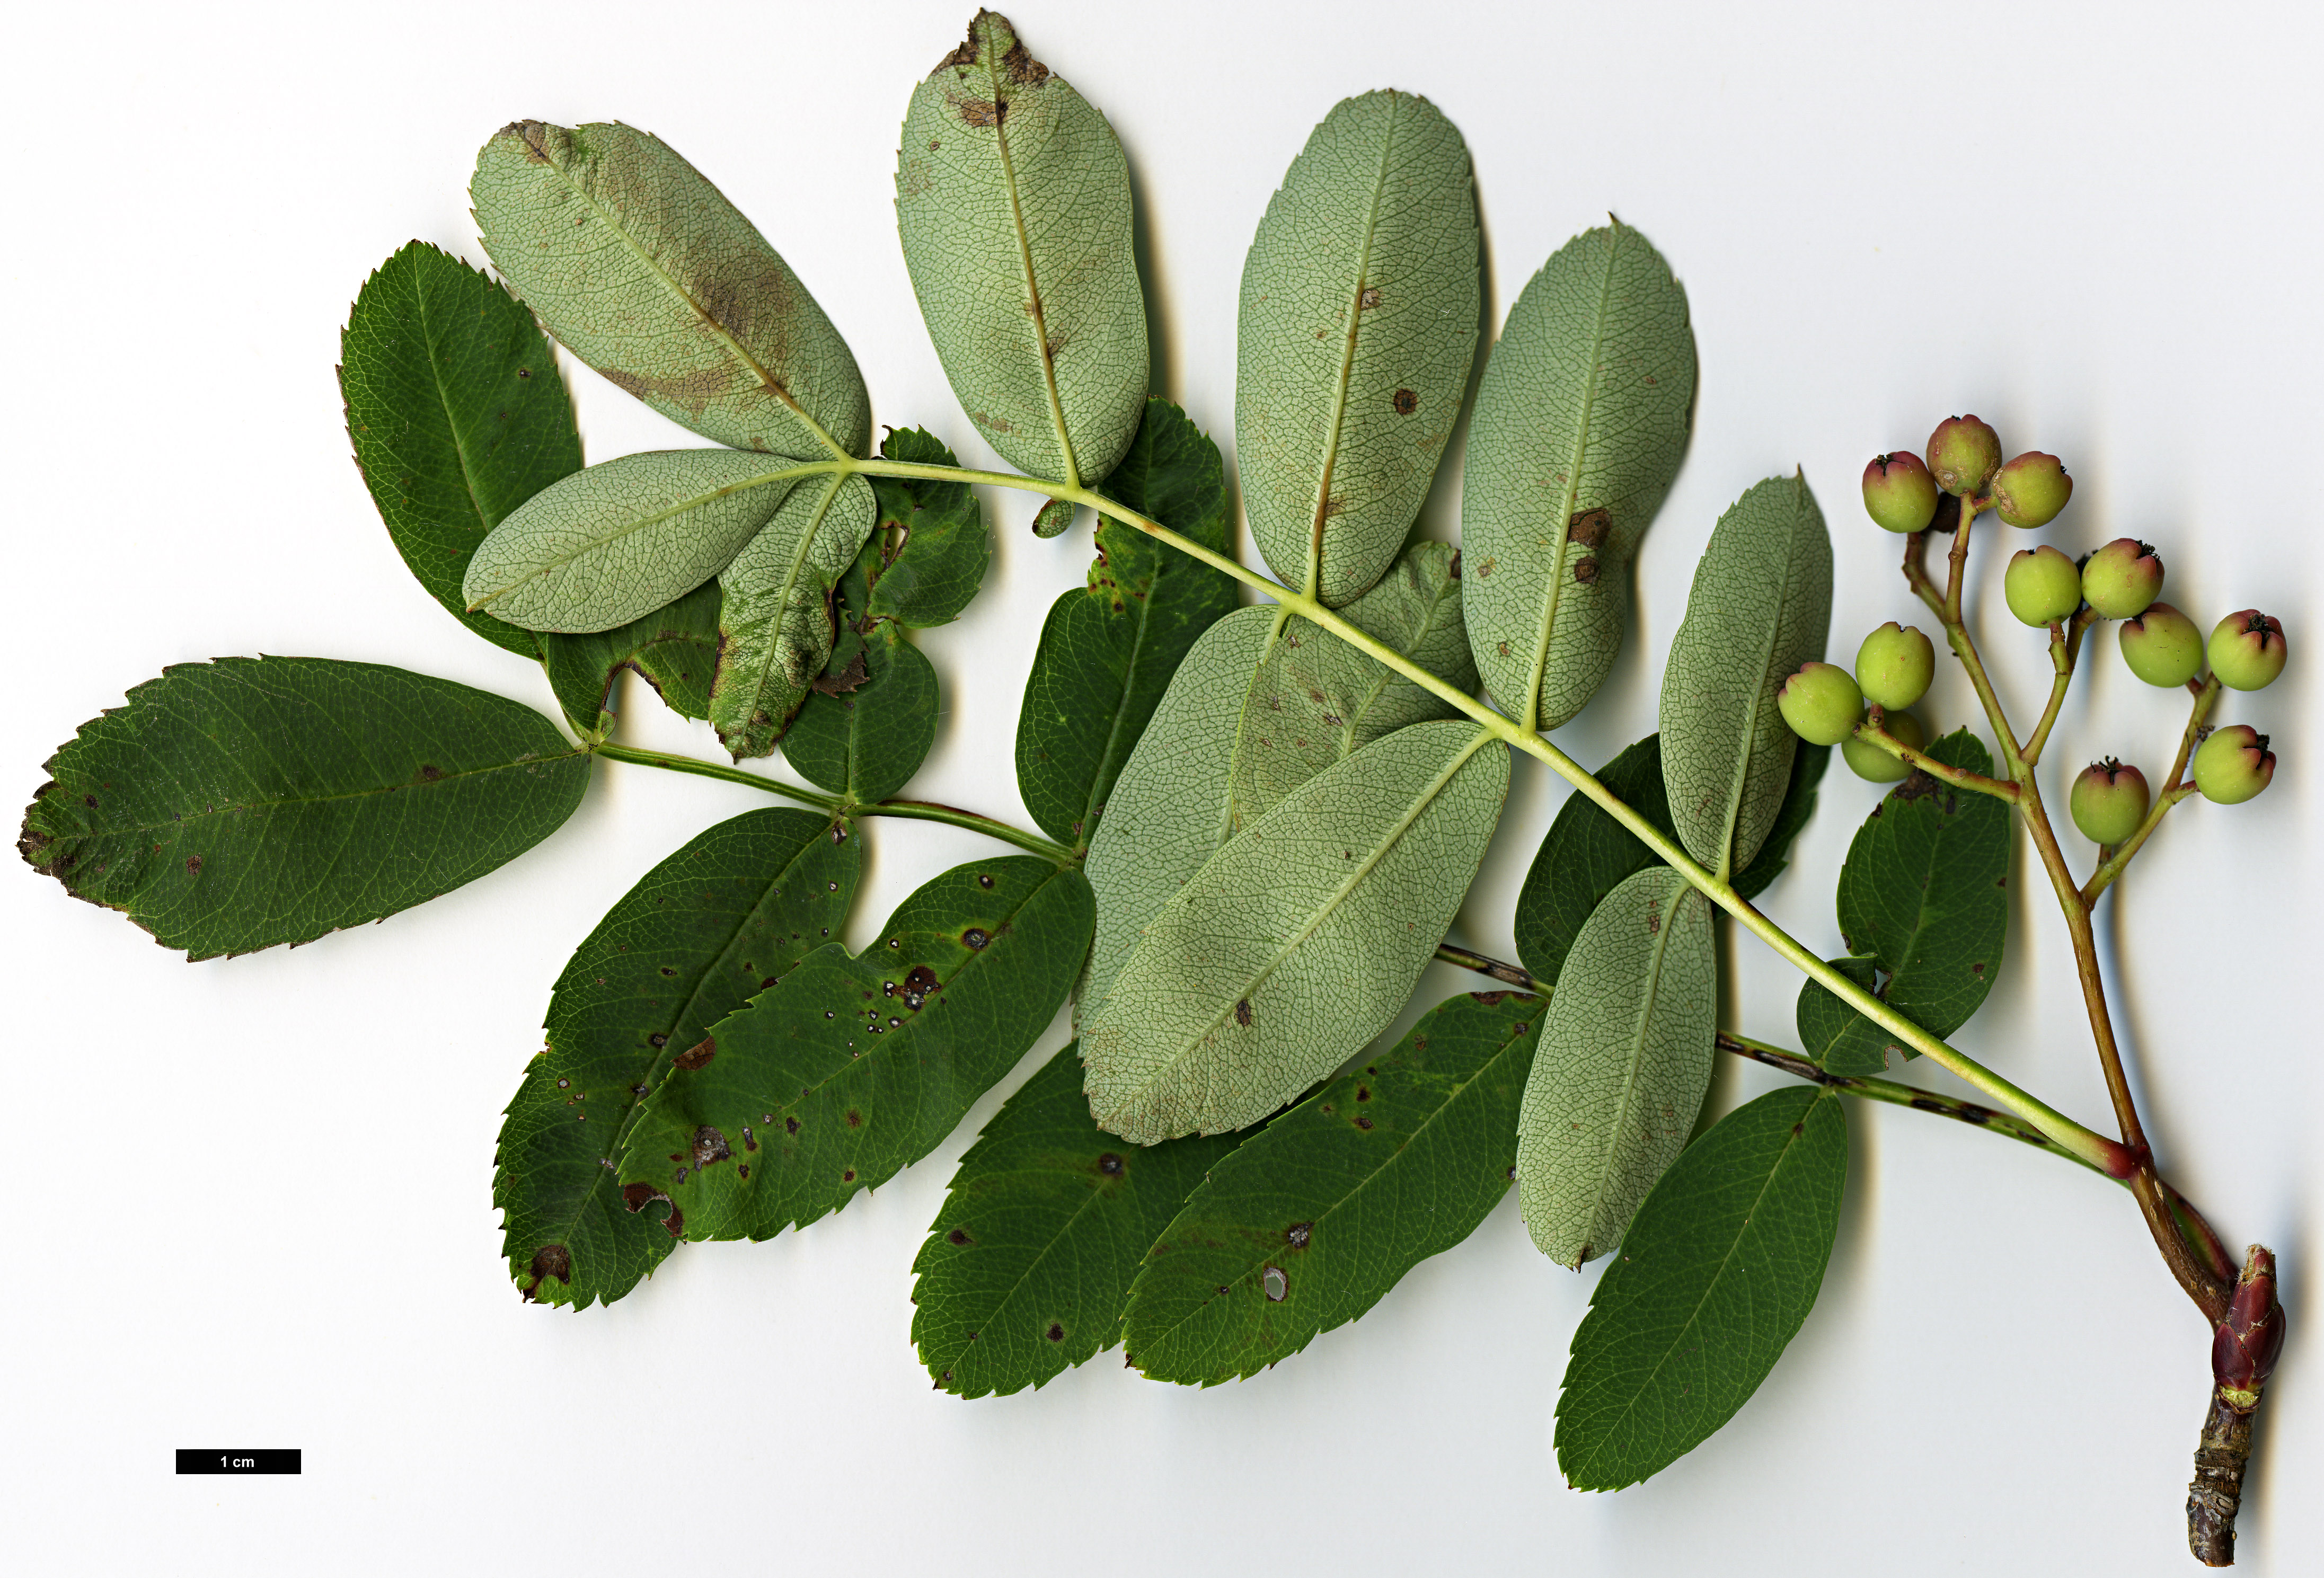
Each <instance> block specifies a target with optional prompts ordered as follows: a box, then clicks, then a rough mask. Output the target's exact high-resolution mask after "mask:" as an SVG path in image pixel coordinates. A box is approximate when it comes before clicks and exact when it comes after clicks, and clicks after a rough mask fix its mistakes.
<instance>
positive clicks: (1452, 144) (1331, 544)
mask: <svg viewBox="0 0 2324 1578" xmlns="http://www.w3.org/2000/svg"><path fill="white" fill-rule="evenodd" d="M1479 290H1480V274H1479V270H1478V252H1477V203H1476V196H1475V193H1474V191H1473V190H1472V183H1471V176H1470V172H1469V149H1468V145H1467V144H1466V143H1463V142H1462V140H1461V134H1460V133H1459V132H1458V131H1456V130H1455V129H1454V128H1453V125H1452V122H1450V121H1448V120H1446V119H1445V118H1444V116H1443V113H1442V112H1441V111H1439V110H1438V109H1437V108H1436V106H1434V105H1432V104H1430V103H1429V102H1428V101H1427V100H1426V99H1425V98H1416V97H1413V96H1412V95H1411V94H1408V93H1394V92H1378V93H1367V94H1364V95H1362V96H1360V97H1356V98H1349V99H1342V101H1341V102H1340V103H1339V104H1338V105H1336V106H1333V110H1332V113H1331V114H1330V115H1326V116H1324V117H1323V122H1322V124H1321V125H1317V126H1316V128H1315V130H1314V133H1313V134H1310V135H1309V137H1308V139H1307V145H1306V146H1305V148H1303V149H1301V150H1300V152H1299V156H1298V157H1297V158H1296V159H1295V160H1293V161H1291V168H1290V170H1289V171H1287V172H1286V174H1285V176H1284V178H1283V186H1282V188H1281V189H1279V190H1278V191H1277V192H1276V194H1275V196H1274V197H1273V198H1271V199H1270V200H1269V201H1268V205H1267V214H1266V217H1263V218H1262V219H1260V220H1259V233H1258V235H1256V236H1254V237H1253V238H1252V241H1251V244H1250V256H1249V257H1248V258H1247V259H1246V261H1245V262H1244V263H1243V271H1242V304H1241V309H1240V314H1239V316H1238V318H1237V319H1236V326H1235V340H1236V362H1235V451H1236V463H1237V466H1238V468H1239V471H1240V476H1241V479H1242V488H1243V500H1244V503H1245V504H1246V505H1247V506H1248V507H1249V509H1250V531H1251V538H1252V540H1253V541H1255V542H1257V543H1258V545H1259V552H1260V553H1262V554H1264V555H1265V556H1266V558H1267V562H1268V565H1269V566H1270V567H1271V568H1273V569H1274V571H1275V574H1276V576H1277V578H1278V579H1280V580H1282V581H1283V582H1284V583H1285V584H1286V585H1288V586H1304V587H1305V588H1307V589H1308V590H1309V591H1311V592H1314V593H1315V594H1316V595H1320V596H1321V597H1322V598H1323V601H1324V602H1325V603H1326V604H1331V605H1333V606H1335V607H1336V606H1337V605H1339V604H1342V603H1345V602H1347V601H1348V600H1349V599H1350V598H1351V597H1354V596H1355V595H1358V594H1359V593H1360V592H1362V591H1363V590H1364V589H1365V588H1366V587H1368V586H1370V585H1371V584H1372V583H1373V582H1374V581H1377V580H1378V579H1379V577H1380V572H1381V571H1383V570H1385V569H1387V568H1388V562H1389V561H1390V560H1391V559H1393V558H1396V555H1397V549H1400V548H1402V547H1403V546H1404V540H1405V534H1406V532H1407V531H1409V530H1410V529H1411V526H1412V521H1413V518H1414V516H1416V515H1417V514H1418V513H1419V512H1420V502H1421V500H1422V498H1423V497H1424V496H1425V494H1427V492H1428V484H1429V483H1430V481H1431V479H1432V478H1434V476H1435V475H1436V464H1437V462H1438V461H1439V460H1441V459H1443V455H1444V442H1445V440H1446V438H1449V437H1450V436H1451V434H1452V424H1453V420H1454V419H1455V418H1456V417H1458V416H1459V415H1460V411H1461V401H1462V395H1463V394H1464V393H1465V392H1467V388H1468V383H1469V368H1470V366H1471V364H1472V363H1473V362H1474V361H1475V360H1476V355H1477V320H1478V292H1479Z"/></svg>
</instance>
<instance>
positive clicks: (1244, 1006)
mask: <svg viewBox="0 0 2324 1578" xmlns="http://www.w3.org/2000/svg"><path fill="white" fill-rule="evenodd" d="M1235 1023H1237V1024H1239V1025H1247V1024H1249V1023H1250V999H1249V998H1248V997H1246V998H1243V999H1242V1000H1240V1001H1238V1002H1237V1003H1236V1004H1235Z"/></svg>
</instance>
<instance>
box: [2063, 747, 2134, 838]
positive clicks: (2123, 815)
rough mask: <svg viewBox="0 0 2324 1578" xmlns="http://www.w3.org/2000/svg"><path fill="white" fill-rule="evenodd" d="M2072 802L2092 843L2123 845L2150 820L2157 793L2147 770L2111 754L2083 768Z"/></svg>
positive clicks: (2076, 820)
mask: <svg viewBox="0 0 2324 1578" xmlns="http://www.w3.org/2000/svg"><path fill="white" fill-rule="evenodd" d="M2068 803H2069V805H2070V807H2071V808H2072V810H2073V813H2074V826H2077V827H2079V828H2080V829H2081V830H2082V836H2083V837H2085V838H2087V839H2089V841H2090V842H2091V843H2092V844H2120V843H2121V842H2122V841H2123V840H2124V839H2126V838H2127V837H2129V836H2130V835H2132V834H2134V833H2135V832H2137V831H2138V825H2139V824H2140V823H2141V822H2144V821H2145V820H2146V807H2148V806H2149V805H2151V804H2153V795H2152V794H2151V793H2150V792H2149V791H2148V789H2147V787H2146V775H2145V774H2144V773H2143V772H2141V771H2138V769H2136V768H2135V767H2125V766H2124V765H2123V764H2122V763H2121V762H2119V761H2116V760H2115V759H2114V758H2113V757H2111V756H2109V757H2107V759H2106V760H2105V761H2093V762H2092V763H2090V765H2089V766H2088V767H2086V768H2084V769H2083V770H2082V771H2081V774H2080V777H2078V778H2076V779H2075V780H2074V788H2073V792H2072V794H2071V795H2070V797H2069V798H2068Z"/></svg>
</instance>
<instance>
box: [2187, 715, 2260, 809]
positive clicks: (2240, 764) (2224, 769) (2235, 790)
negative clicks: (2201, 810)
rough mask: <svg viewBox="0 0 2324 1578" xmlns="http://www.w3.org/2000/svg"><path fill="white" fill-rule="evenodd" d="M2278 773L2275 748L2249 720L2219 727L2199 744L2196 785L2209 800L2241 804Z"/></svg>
mask: <svg viewBox="0 0 2324 1578" xmlns="http://www.w3.org/2000/svg"><path fill="white" fill-rule="evenodd" d="M2274 777H2275V752H2273V751H2271V750H2269V749H2268V748H2267V736H2266V735H2265V734H2261V733H2259V732H2258V731H2257V730H2255V729H2254V728H2253V727H2252V726H2251V725H2250V724H2228V725H2227V727H2226V728H2224V729H2215V730H2213V731H2212V733H2211V737H2210V738H2209V739H2208V740H2206V741H2204V742H2203V743H2201V744H2200V745H2198V746H2196V747H2195V787H2196V788H2197V789H2201V790H2202V791H2203V798H2205V799H2207V800H2217V801H2218V803H2219V804H2221V805H2223V806H2239V805H2241V804H2243V803H2244V802H2245V801H2246V800H2247V799H2250V798H2252V797H2253V796H2254V795H2255V794H2257V793H2259V791H2260V790H2262V789H2265V788H2266V787H2267V786H2268V782H2269V780H2272V779H2273V778H2274Z"/></svg>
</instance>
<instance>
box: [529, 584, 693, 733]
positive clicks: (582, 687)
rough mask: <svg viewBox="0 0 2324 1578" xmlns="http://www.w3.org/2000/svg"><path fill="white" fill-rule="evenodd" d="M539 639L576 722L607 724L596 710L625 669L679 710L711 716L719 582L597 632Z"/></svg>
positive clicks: (560, 697)
mask: <svg viewBox="0 0 2324 1578" xmlns="http://www.w3.org/2000/svg"><path fill="white" fill-rule="evenodd" d="M540 644H541V656H540V661H541V665H542V667H544V668H546V669H548V670H549V687H550V688H551V689H553V690H555V691H556V693H557V704H558V706H561V707H563V708H564V709H565V715H566V716H567V718H569V719H570V720H572V723H573V726H574V727H575V728H576V729H578V730H581V731H583V732H585V733H586V732H588V731H591V730H595V729H598V728H600V727H603V726H605V725H604V720H602V719H601V718H600V717H599V716H598V714H599V713H600V712H601V711H602V710H603V709H604V705H605V702H606V700H607V699H608V697H610V696H611V694H612V691H613V676H614V675H615V674H617V673H619V672H620V671H621V670H622V669H632V670H633V671H634V672H636V673H637V674H639V675H640V676H641V677H642V678H644V679H645V681H646V683H648V684H649V685H651V686H652V687H654V693H655V694H656V695H658V696H659V697H661V698H662V700H664V701H665V702H667V703H669V706H670V710H672V711H673V712H676V713H678V715H680V716H683V717H689V718H706V717H708V716H709V715H710V710H709V709H710V679H711V676H712V675H713V674H714V673H715V672H716V671H717V668H718V583H717V582H715V581H707V582H705V583H704V584H703V585H701V586H696V588H695V589H694V590H693V591H691V592H688V593H687V595H685V596H683V597H680V598H679V599H678V601H677V602H675V603H672V604H669V606H668V607H666V608H657V609H655V610H654V611H653V612H652V613H651V614H647V615H646V616H645V617H644V618H643V619H637V620H632V621H631V622H630V623H627V624H624V625H619V626H616V627H615V628H613V629H612V630H609V631H604V632H599V633H596V634H593V635H549V634H548V633H547V632H542V639H541V643H540Z"/></svg>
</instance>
